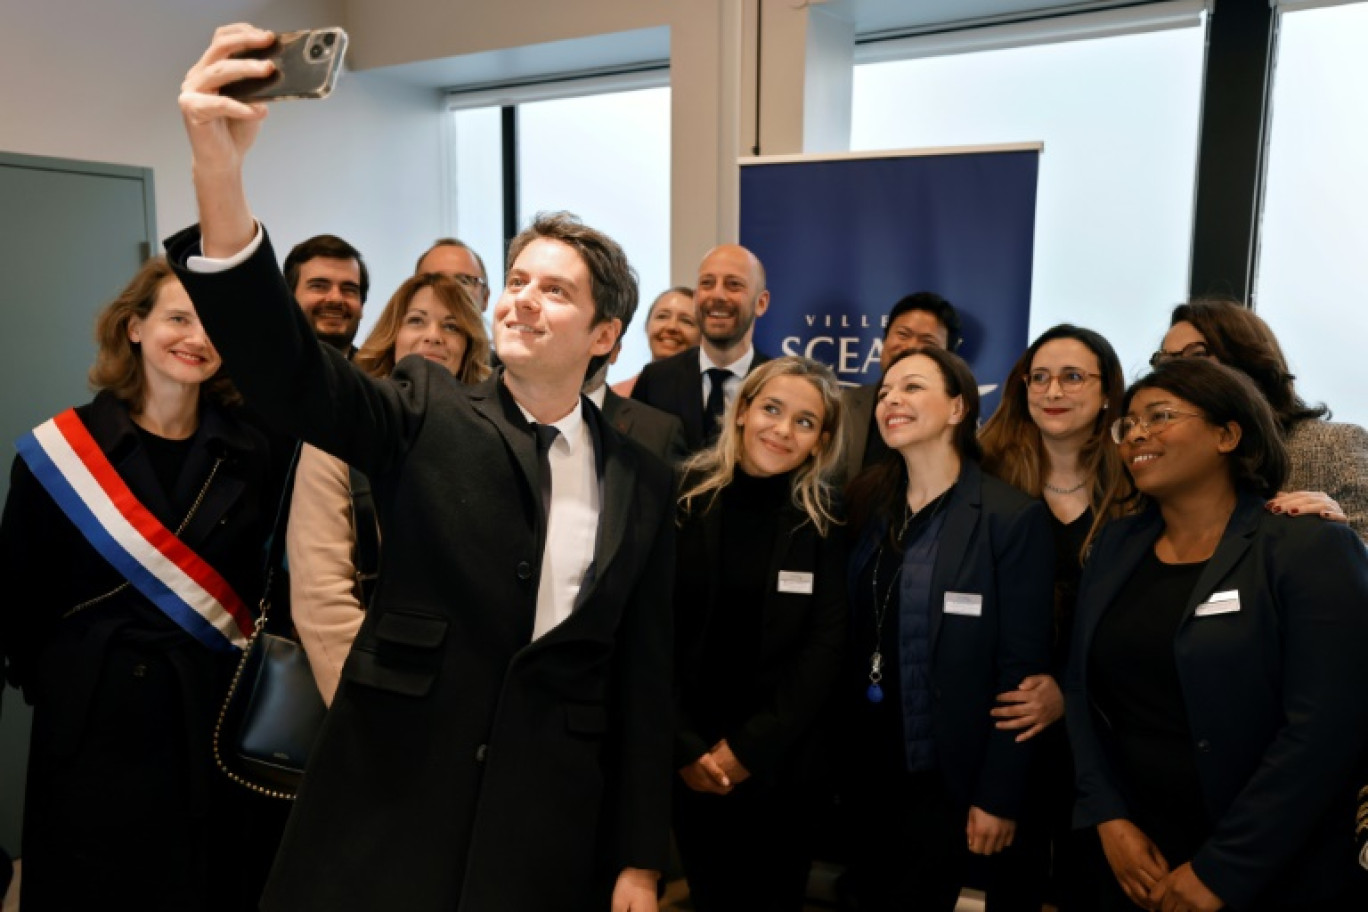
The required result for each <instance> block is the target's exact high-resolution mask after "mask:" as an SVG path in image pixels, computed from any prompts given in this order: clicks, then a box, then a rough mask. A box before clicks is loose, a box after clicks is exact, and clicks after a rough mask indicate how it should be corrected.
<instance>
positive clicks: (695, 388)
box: [632, 346, 769, 454]
mask: <svg viewBox="0 0 1368 912" xmlns="http://www.w3.org/2000/svg"><path fill="white" fill-rule="evenodd" d="M768 360H769V356H768V355H765V354H762V353H761V352H759V351H757V352H756V353H755V357H754V358H752V359H751V370H755V369H756V368H757V367H759V366H760V365H762V364H764V363H765V362H766V361H768ZM632 398H633V399H635V400H637V401H638V402H644V403H646V404H647V405H653V406H655V407H656V408H658V409H660V410H661V411H662V412H668V413H669V414H671V415H675V416H677V417H678V418H679V420H680V421H682V422H683V423H684V442H685V443H687V444H688V446H689V453H690V454H693V453H697V452H698V451H699V450H701V449H703V446H704V444H705V443H706V439H707V434H706V433H705V431H706V429H705V428H704V427H703V363H702V362H701V361H699V359H698V347H697V346H695V347H693V348H690V349H685V350H684V351H682V352H680V353H679V354H677V355H671V356H670V357H668V358H663V359H661V360H660V361H653V362H651V363H650V364H648V365H646V366H645V367H643V368H642V369H641V375H640V376H639V377H637V381H636V385H635V386H633V387H632Z"/></svg>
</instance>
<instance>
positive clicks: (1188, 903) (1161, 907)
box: [1097, 820, 1225, 912]
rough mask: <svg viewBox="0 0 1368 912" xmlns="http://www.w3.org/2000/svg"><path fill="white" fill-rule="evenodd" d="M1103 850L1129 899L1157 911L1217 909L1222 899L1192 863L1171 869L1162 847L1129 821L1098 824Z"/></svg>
mask: <svg viewBox="0 0 1368 912" xmlns="http://www.w3.org/2000/svg"><path fill="white" fill-rule="evenodd" d="M1097 833H1098V835H1099V836H1100V837H1101V838H1102V851H1103V852H1104V853H1106V856H1107V864H1109V865H1110V866H1111V869H1112V873H1113V874H1115V875H1116V880H1117V883H1119V884H1120V885H1121V889H1122V890H1123V891H1125V894H1126V896H1128V897H1129V898H1130V901H1131V902H1133V903H1135V904H1136V905H1137V906H1139V907H1140V908H1142V909H1150V910H1154V912H1217V910H1219V909H1224V908H1225V903H1224V902H1222V901H1221V898H1220V897H1219V896H1217V895H1216V894H1215V893H1213V892H1211V890H1210V889H1209V888H1208V887H1207V885H1206V884H1204V883H1202V881H1201V879H1200V878H1199V877H1198V876H1197V874H1196V872H1194V871H1193V870H1192V864H1191V863H1184V864H1181V865H1179V866H1178V867H1176V868H1174V869H1173V870H1169V865H1168V861H1167V859H1165V858H1164V856H1163V853H1161V852H1160V851H1159V847H1158V846H1156V845H1155V844H1154V842H1153V841H1152V840H1151V839H1150V838H1149V837H1148V836H1146V835H1145V834H1144V832H1143V831H1141V829H1140V828H1139V827H1137V826H1136V825H1135V824H1133V823H1131V822H1130V821H1129V820H1108V821H1107V822H1106V823H1103V824H1100V825H1099V826H1098V827H1097Z"/></svg>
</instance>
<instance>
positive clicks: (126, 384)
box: [89, 257, 242, 413]
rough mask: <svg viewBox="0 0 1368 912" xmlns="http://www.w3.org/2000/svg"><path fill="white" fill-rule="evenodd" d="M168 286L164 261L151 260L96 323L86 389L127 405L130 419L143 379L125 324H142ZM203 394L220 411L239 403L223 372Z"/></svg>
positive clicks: (143, 391)
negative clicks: (103, 393)
mask: <svg viewBox="0 0 1368 912" xmlns="http://www.w3.org/2000/svg"><path fill="white" fill-rule="evenodd" d="M169 282H175V283H177V284H180V280H179V279H177V278H176V274H175V273H174V272H172V271H171V266H170V265H169V264H168V263H167V262H166V259H165V257H153V258H152V259H150V260H148V261H147V262H146V263H143V264H142V267H141V268H140V269H139V270H138V271H137V273H136V274H134V276H133V278H132V279H131V280H129V283H128V284H127V285H126V286H124V290H123V291H121V292H120V293H119V296H118V297H117V298H115V299H114V300H113V301H111V302H110V303H108V304H106V305H105V307H104V309H103V310H101V311H100V314H99V316H97V317H96V318H95V348H96V351H95V364H94V365H93V366H92V367H91V368H90V374H89V380H90V386H91V389H93V390H95V391H96V392H99V391H101V390H108V391H109V392H111V393H113V394H114V396H115V397H117V398H118V399H119V400H121V401H123V402H126V403H128V406H129V408H130V409H131V410H132V411H133V412H134V413H137V412H139V411H141V410H142V406H143V397H144V396H145V395H146V393H147V378H146V375H145V374H144V373H143V361H142V353H141V351H140V350H139V346H137V345H135V344H134V343H133V341H132V340H131V339H129V338H128V324H129V323H130V322H132V320H133V319H134V318H135V317H136V318H137V319H139V320H145V319H147V315H148V314H150V313H151V312H152V308H153V307H155V306H156V304H157V295H158V293H159V292H160V291H161V289H162V286H164V285H166V284H167V283H169ZM202 390H203V392H204V393H205V394H206V395H208V396H209V398H211V399H212V400H214V401H215V402H218V403H219V404H221V405H236V404H237V403H239V402H241V401H242V397H241V396H240V395H238V392H237V390H236V389H234V388H233V384H232V382H231V381H230V380H229V379H228V377H227V376H226V375H225V374H224V373H223V370H222V369H220V370H219V371H218V372H217V373H216V374H214V376H213V377H211V378H209V380H207V381H206V382H205V383H204V385H203V387H202Z"/></svg>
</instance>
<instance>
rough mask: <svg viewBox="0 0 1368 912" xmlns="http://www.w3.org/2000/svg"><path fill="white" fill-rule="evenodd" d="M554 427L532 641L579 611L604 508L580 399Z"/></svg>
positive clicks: (523, 411) (527, 414) (592, 445)
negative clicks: (577, 606) (547, 513)
mask: <svg viewBox="0 0 1368 912" xmlns="http://www.w3.org/2000/svg"><path fill="white" fill-rule="evenodd" d="M518 408H519V409H520V410H521V411H522V413H523V417H524V418H526V419H527V420H528V422H529V423H536V422H535V419H534V418H533V417H532V416H531V414H529V413H528V411H527V410H526V409H524V408H523V407H522V406H521V405H519V406H518ZM552 425H553V426H554V427H555V428H556V430H558V431H560V433H559V434H558V435H557V436H556V439H555V441H554V442H553V443H552V444H551V449H550V451H549V452H548V453H547V459H548V461H549V462H550V464H551V511H550V518H549V519H548V521H547V530H546V547H545V548H544V549H543V550H542V563H541V579H540V581H539V583H538V586H537V618H536V621H535V622H534V623H533V625H532V639H534V640H535V639H537V638H539V637H540V636H542V634H544V633H546V632H547V631H549V630H551V629H553V628H554V627H555V626H556V625H558V624H560V623H561V621H564V620H565V619H566V618H568V617H569V616H570V614H571V612H573V611H574V610H575V600H576V599H578V598H579V592H580V587H581V586H582V585H583V584H584V583H585V581H586V579H585V578H586V576H587V574H588V573H589V567H590V565H591V564H592V563H593V562H594V546H595V545H596V544H597V543H598V521H599V512H600V510H601V509H602V506H603V505H602V503H601V500H602V495H601V494H600V493H599V481H598V467H597V465H596V462H595V459H594V439H593V435H592V433H591V432H590V430H589V427H588V425H586V424H585V423H584V411H583V404H582V402H581V403H577V404H576V405H575V407H574V408H572V409H571V410H570V414H568V415H566V416H565V417H564V418H562V419H561V420H559V421H555V422H552Z"/></svg>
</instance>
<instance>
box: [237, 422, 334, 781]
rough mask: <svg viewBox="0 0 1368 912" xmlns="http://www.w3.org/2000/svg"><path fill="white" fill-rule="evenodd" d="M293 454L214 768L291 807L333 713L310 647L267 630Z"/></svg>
mask: <svg viewBox="0 0 1368 912" xmlns="http://www.w3.org/2000/svg"><path fill="white" fill-rule="evenodd" d="M298 461H299V447H298V446H296V447H295V453H294V458H293V460H292V461H291V463H290V470H289V472H288V473H287V474H286V480H285V488H284V493H283V494H282V495H281V499H280V505H279V507H278V508H277V510H276V519H275V527H274V528H273V529H272V531H271V541H270V547H269V548H268V549H267V550H268V554H267V557H266V574H265V576H266V584H265V588H264V590H263V592H264V594H263V595H262V598H261V612H260V614H259V615H258V616H257V621H256V630H255V632H254V633H253V634H252V638H251V639H250V640H249V641H248V642H247V648H246V649H244V650H243V651H242V660H241V661H240V662H239V663H238V667H237V671H236V672H235V673H234V674H233V682H232V684H230V685H229V686H228V696H227V697H226V698H225V699H224V701H223V708H222V709H220V710H219V716H218V722H217V723H216V724H215V726H214V762H215V763H217V764H218V767H219V769H220V770H222V771H223V772H224V774H225V775H227V776H228V778H229V779H231V780H233V781H234V782H236V783H237V784H238V785H241V786H243V787H245V788H248V789H251V790H252V791H254V792H257V793H258V794H261V795H267V796H269V797H272V798H283V799H286V800H293V799H294V797H295V793H296V792H298V790H299V783H300V780H301V779H303V777H304V768H305V766H306V765H307V764H308V761H309V750H310V748H312V746H313V743H314V739H315V738H316V737H317V736H318V731H319V729H320V728H322V727H323V717H324V716H325V715H327V712H328V707H327V705H326V704H324V702H323V697H322V696H321V695H320V694H319V693H318V685H317V684H315V683H314V677H313V671H312V670H310V668H309V659H308V656H307V655H305V653H304V647H302V646H300V645H299V643H297V642H296V641H294V640H292V639H290V638H289V637H286V636H281V635H279V634H274V633H270V632H268V631H267V630H266V617H267V614H268V612H269V611H270V607H271V605H270V599H271V581H272V579H273V578H274V576H275V569H276V567H278V566H279V565H280V561H281V555H282V551H283V549H284V547H285V546H284V541H285V524H286V522H287V520H288V517H289V503H290V493H291V491H292V489H293V487H294V470H295V465H296V464H297V463H298Z"/></svg>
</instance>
